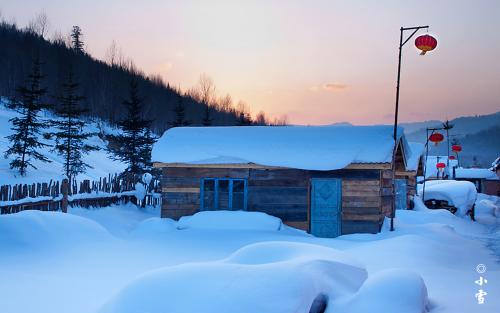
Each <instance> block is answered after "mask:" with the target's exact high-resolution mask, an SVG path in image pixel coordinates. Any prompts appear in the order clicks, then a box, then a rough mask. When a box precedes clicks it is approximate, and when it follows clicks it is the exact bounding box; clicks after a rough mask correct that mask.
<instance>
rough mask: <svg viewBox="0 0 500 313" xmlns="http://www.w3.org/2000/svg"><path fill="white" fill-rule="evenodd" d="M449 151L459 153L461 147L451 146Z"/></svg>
mask: <svg viewBox="0 0 500 313" xmlns="http://www.w3.org/2000/svg"><path fill="white" fill-rule="evenodd" d="M451 150H453V151H454V152H456V153H458V152H461V151H462V146H460V145H453V146H451Z"/></svg>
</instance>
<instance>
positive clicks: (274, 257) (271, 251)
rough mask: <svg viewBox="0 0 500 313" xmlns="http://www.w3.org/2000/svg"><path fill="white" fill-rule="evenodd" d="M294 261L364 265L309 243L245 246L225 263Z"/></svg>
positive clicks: (343, 254)
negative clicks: (322, 260) (319, 260)
mask: <svg viewBox="0 0 500 313" xmlns="http://www.w3.org/2000/svg"><path fill="white" fill-rule="evenodd" d="M293 259H327V260H336V261H337V262H339V264H340V263H344V264H351V265H354V266H357V267H360V268H363V267H364V265H363V264H361V263H359V262H358V261H357V260H355V259H354V258H352V257H351V256H349V255H347V254H346V253H344V252H342V251H339V250H335V249H332V248H327V247H324V246H318V245H313V244H309V243H297V242H279V241H268V242H259V243H255V244H250V245H247V246H244V247H243V248H241V249H239V250H237V251H235V252H234V253H233V254H232V255H231V256H230V257H229V258H227V259H226V260H225V261H226V262H228V263H237V264H266V263H276V262H287V261H290V260H293Z"/></svg>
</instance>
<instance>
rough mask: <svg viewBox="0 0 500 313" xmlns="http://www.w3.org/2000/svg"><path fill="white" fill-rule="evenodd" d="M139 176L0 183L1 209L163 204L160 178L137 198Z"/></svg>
mask: <svg viewBox="0 0 500 313" xmlns="http://www.w3.org/2000/svg"><path fill="white" fill-rule="evenodd" d="M137 182H138V179H135V178H123V177H120V176H118V175H116V174H115V175H108V177H101V178H100V179H99V180H95V181H91V180H82V181H79V182H78V181H76V180H72V182H71V183H69V182H68V181H67V180H62V181H57V180H50V181H49V182H44V183H32V184H15V185H3V186H0V213H1V214H9V213H16V212H19V211H22V210H42V211H59V210H60V211H65V210H66V207H67V206H68V205H69V206H81V207H87V208H88V207H105V206H109V205H111V204H118V203H128V202H132V203H134V204H137V205H140V206H159V205H161V196H160V192H161V188H160V186H159V181H158V180H155V179H152V180H151V182H150V183H149V184H148V185H147V186H145V188H144V189H145V190H146V193H145V197H144V198H143V199H137V197H136V190H135V185H136V183H137Z"/></svg>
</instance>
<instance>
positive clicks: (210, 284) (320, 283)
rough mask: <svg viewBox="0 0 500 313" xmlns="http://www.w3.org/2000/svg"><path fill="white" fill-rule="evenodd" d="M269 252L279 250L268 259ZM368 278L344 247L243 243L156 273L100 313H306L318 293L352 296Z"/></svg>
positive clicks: (332, 296) (137, 282) (330, 297)
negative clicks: (227, 252)
mask: <svg viewBox="0 0 500 313" xmlns="http://www.w3.org/2000/svg"><path fill="white" fill-rule="evenodd" d="M271 251H277V252H278V253H274V254H272V256H271V257H269V256H268V255H267V254H268V253H269V252H271ZM275 257H277V258H275ZM366 277H367V273H366V270H365V269H364V268H362V267H359V266H358V264H357V262H356V261H354V260H352V258H349V257H348V256H346V255H345V254H344V253H342V252H340V251H336V250H334V249H330V248H325V247H320V246H316V245H311V244H303V243H287V242H285V243H283V242H269V243H264V244H255V245H250V246H247V247H243V248H242V249H240V250H238V251H236V252H235V253H234V254H233V255H232V256H230V257H229V258H227V259H226V260H222V261H217V262H206V263H191V264H184V265H179V266H173V267H167V268H163V269H160V270H156V271H152V272H150V273H149V274H146V275H144V276H142V277H140V278H138V279H136V280H135V281H133V282H132V283H131V284H129V285H128V286H127V287H125V288H124V289H122V290H121V291H120V292H119V293H118V294H117V295H116V296H115V297H114V298H113V299H111V300H110V302H108V303H107V304H106V305H105V306H104V307H103V308H102V310H101V311H100V312H101V313H132V312H148V313H160V312H169V313H176V312H179V313H180V312H182V313H184V312H204V313H210V312H239V313H245V312H248V313H254V312H259V313H266V312H269V313H280V312H283V313H289V312H304V313H307V312H309V309H310V307H311V305H312V303H313V301H314V299H315V298H316V297H317V296H318V295H326V297H327V299H328V300H329V301H333V300H334V299H338V298H340V297H343V296H348V295H351V294H353V293H354V292H356V291H357V290H358V289H359V288H360V287H361V285H362V283H363V282H364V281H365V280H366Z"/></svg>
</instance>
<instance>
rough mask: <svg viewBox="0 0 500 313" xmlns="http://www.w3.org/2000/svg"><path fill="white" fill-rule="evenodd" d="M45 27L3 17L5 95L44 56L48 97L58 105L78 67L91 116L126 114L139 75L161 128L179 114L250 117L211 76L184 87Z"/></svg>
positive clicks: (148, 113)
mask: <svg viewBox="0 0 500 313" xmlns="http://www.w3.org/2000/svg"><path fill="white" fill-rule="evenodd" d="M36 26H38V27H36ZM40 27H43V25H36V24H34V25H31V26H30V27H27V28H25V29H20V28H18V27H17V26H15V25H13V24H10V23H7V22H5V21H3V22H1V23H0V47H1V48H0V69H1V70H0V96H4V97H9V98H10V97H15V96H16V89H17V88H18V87H19V86H21V85H22V84H24V83H25V82H26V78H27V77H28V75H29V74H30V71H31V70H32V66H33V62H34V60H35V59H39V60H40V62H41V72H42V75H43V78H42V80H41V85H42V87H44V88H46V89H47V93H46V95H45V96H44V99H42V100H43V101H45V102H46V103H49V104H52V105H54V106H55V107H54V109H57V106H58V101H56V100H57V98H58V97H59V96H60V94H61V92H62V91H61V86H62V84H63V83H64V81H65V79H66V78H67V76H68V72H69V71H70V70H72V71H73V73H74V76H75V79H76V81H77V82H78V83H79V89H80V90H79V93H80V94H81V95H82V96H83V97H84V100H83V101H81V104H80V105H81V106H82V108H83V109H86V110H87V112H86V113H85V114H86V115H87V116H89V117H99V118H102V119H104V120H107V121H109V122H110V123H117V122H118V121H120V120H121V119H123V118H124V117H125V113H126V108H125V107H124V105H123V100H124V99H125V98H126V97H127V96H128V94H129V86H130V81H131V80H132V79H133V78H135V79H136V80H137V82H138V90H139V96H140V97H141V99H142V103H143V104H142V114H143V115H144V116H143V117H144V118H146V119H150V120H152V121H153V122H152V126H151V127H152V130H153V131H154V132H155V133H157V134H161V133H162V132H163V131H164V130H165V129H167V128H168V127H171V126H178V125H176V120H179V117H181V118H182V119H183V120H184V122H185V124H189V125H202V124H203V125H235V124H241V123H242V117H244V118H243V120H244V121H243V122H244V123H247V122H249V121H248V120H247V117H248V114H247V113H246V112H243V110H240V109H235V108H234V107H233V106H232V103H231V100H230V98H229V99H226V101H225V103H224V105H221V103H219V102H218V99H217V98H216V97H215V94H214V88H213V82H212V81H211V80H210V79H206V78H205V79H200V84H199V86H198V88H197V89H192V90H191V91H190V92H189V93H182V92H180V91H179V90H176V89H174V88H172V87H171V86H169V85H168V83H165V82H163V80H162V79H161V78H160V77H156V76H154V77H148V76H147V75H145V74H144V73H142V72H141V71H140V70H139V69H138V68H137V67H136V66H134V64H133V62H132V61H130V60H124V59H123V58H118V57H116V58H113V57H112V58H111V59H110V60H109V61H107V62H104V61H101V60H98V59H96V58H94V57H92V56H91V55H89V54H88V53H86V52H85V43H84V42H82V41H79V42H77V43H75V38H74V37H73V38H72V40H68V37H66V36H63V35H60V36H59V37H58V36H55V37H54V38H52V39H50V40H47V39H45V38H44V31H43V29H40ZM78 31H81V30H80V29H79V28H78ZM73 35H74V34H73ZM228 102H229V103H228ZM184 122H183V124H184ZM177 124H178V123H177Z"/></svg>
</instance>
